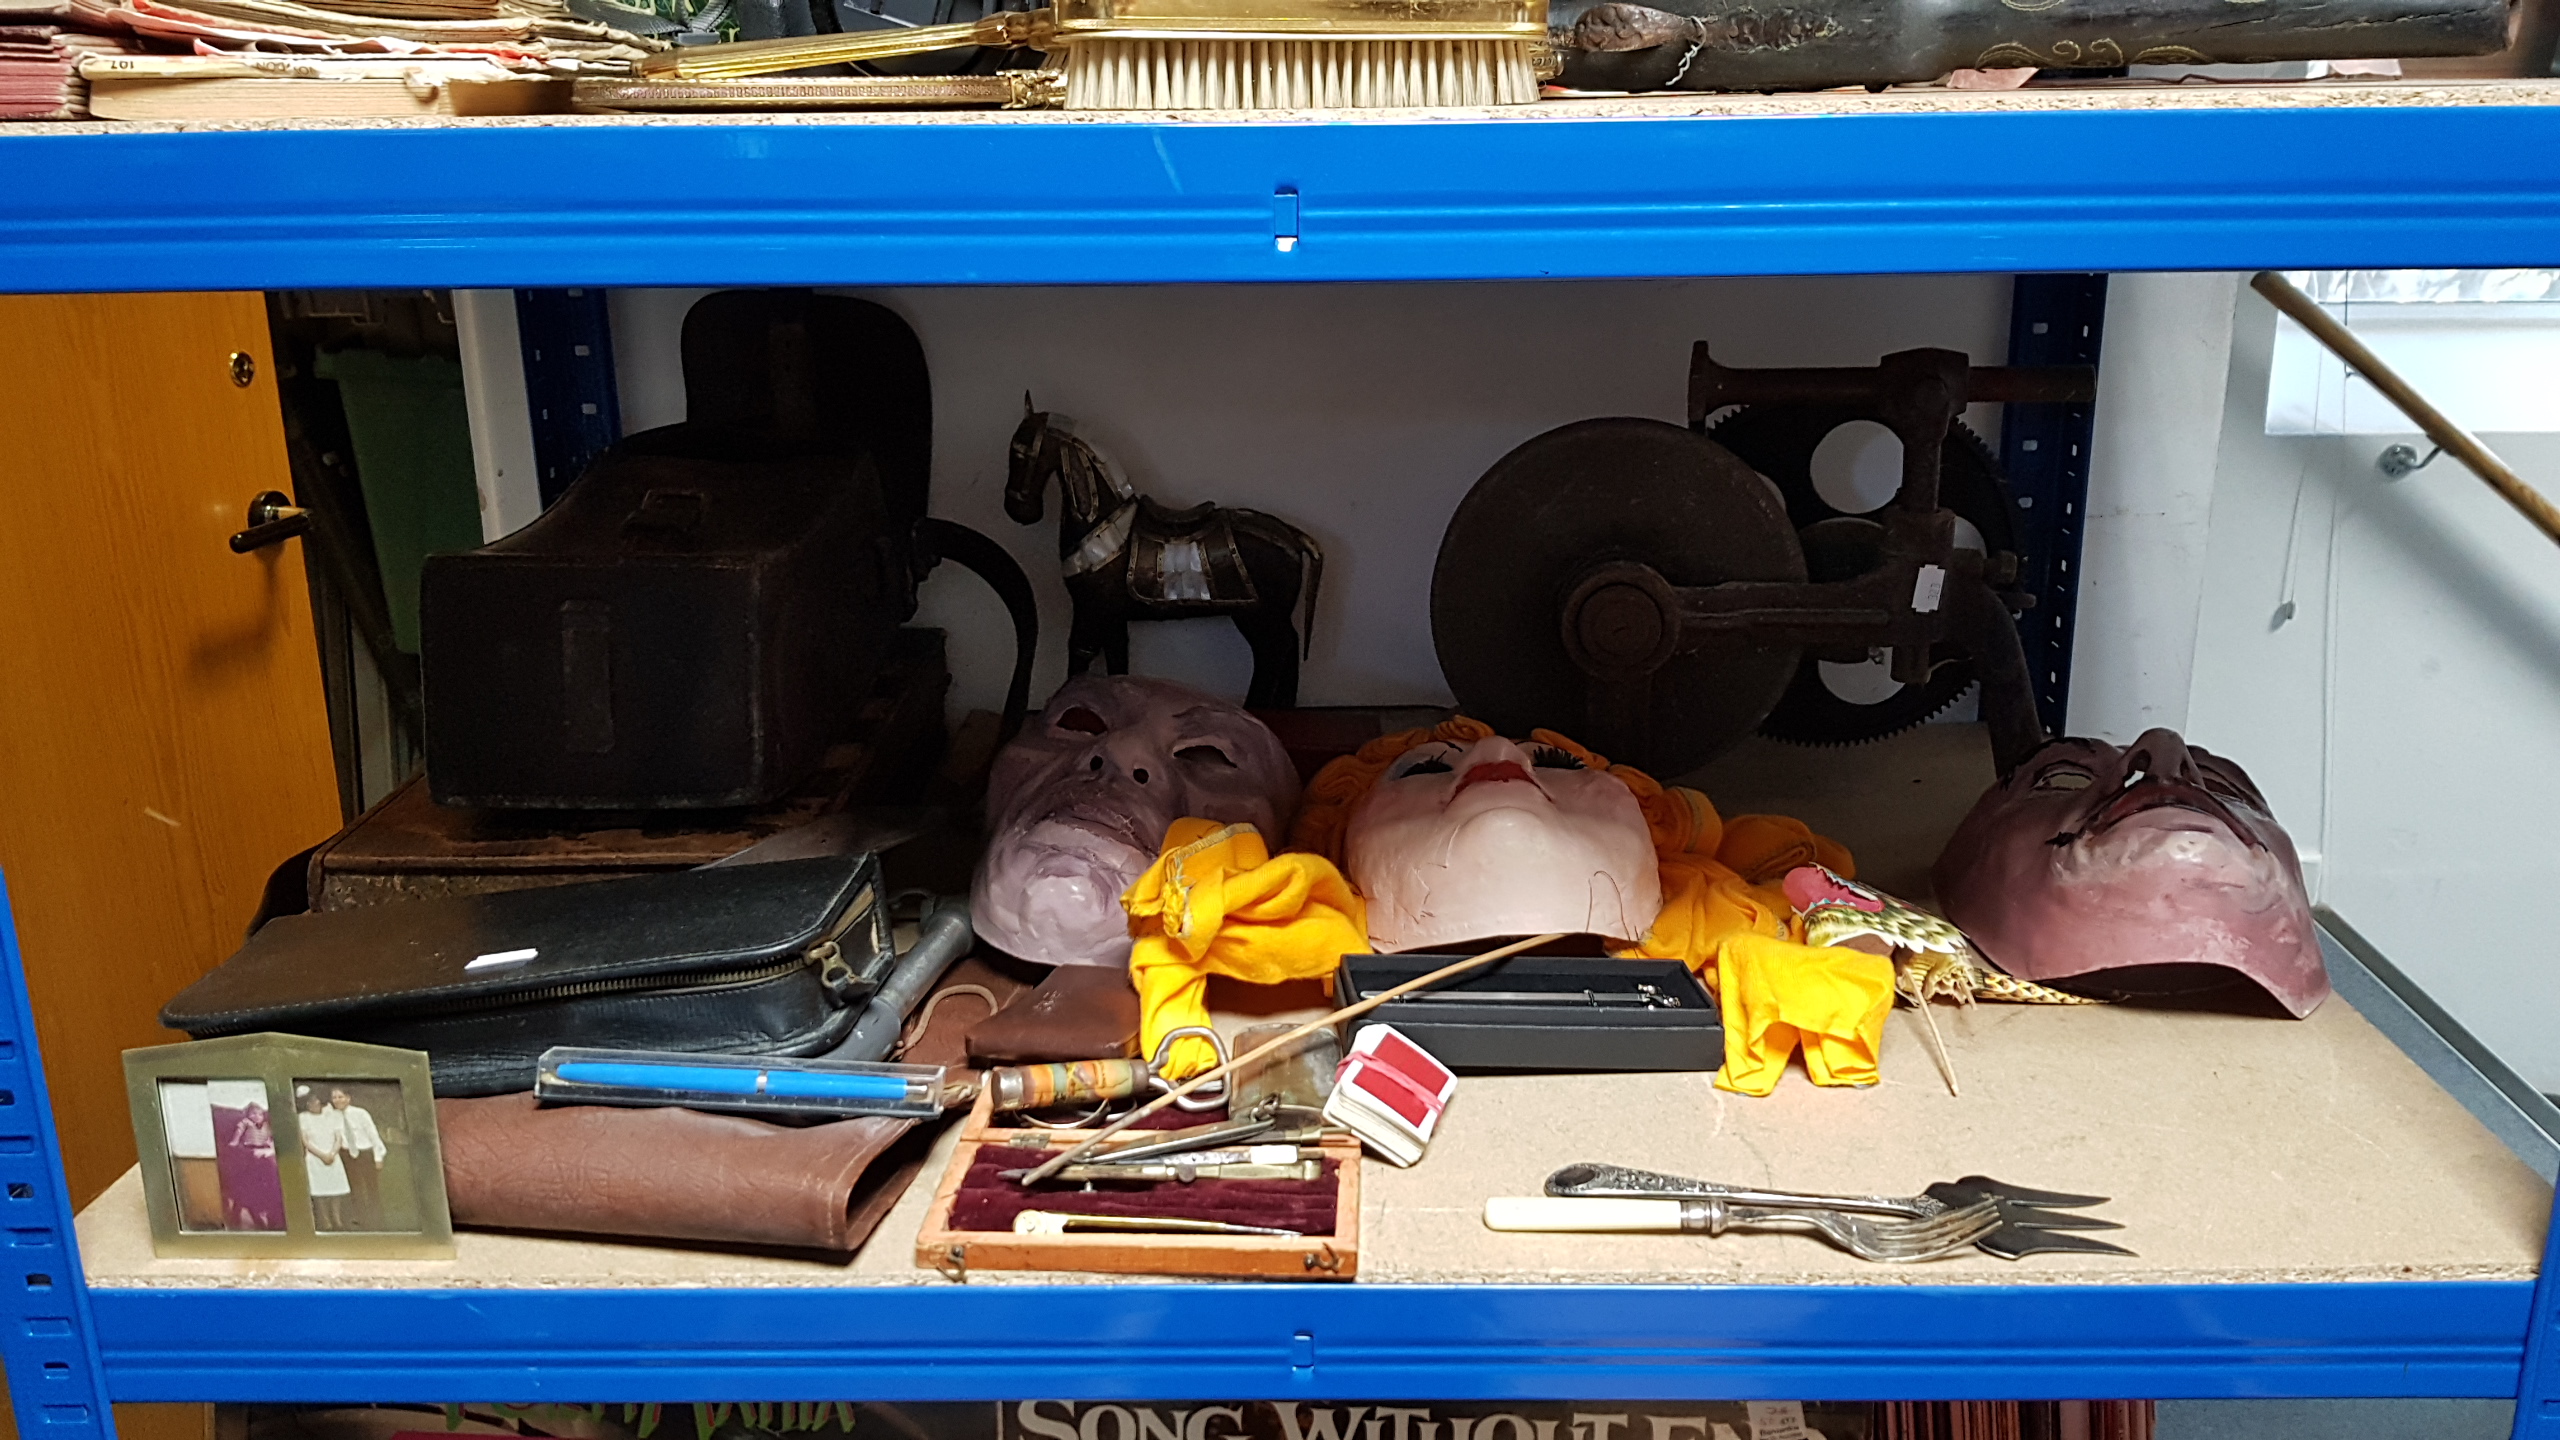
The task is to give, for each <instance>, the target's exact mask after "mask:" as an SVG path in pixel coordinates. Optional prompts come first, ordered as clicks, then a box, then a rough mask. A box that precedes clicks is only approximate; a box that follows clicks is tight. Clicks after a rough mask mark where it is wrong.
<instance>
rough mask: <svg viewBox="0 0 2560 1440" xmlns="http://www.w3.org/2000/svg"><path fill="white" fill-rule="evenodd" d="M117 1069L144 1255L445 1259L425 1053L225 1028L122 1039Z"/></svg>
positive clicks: (440, 1168) (446, 1213) (447, 1224)
mask: <svg viewBox="0 0 2560 1440" xmlns="http://www.w3.org/2000/svg"><path fill="white" fill-rule="evenodd" d="M124 1075H125V1094H126V1098H127V1101H128V1103H129V1104H130V1106H131V1109H132V1115H133V1139H134V1145H135V1148H136V1149H137V1150H138V1151H139V1152H140V1155H141V1170H142V1193H143V1200H144V1203H145V1205H146V1206H148V1208H149V1210H150V1218H151V1248H152V1251H153V1253H155V1254H159V1255H165V1256H204V1257H218V1258H230V1259H336V1260H365V1259H376V1260H440V1259H451V1258H452V1256H453V1253H454V1251H453V1218H452V1213H451V1211H450V1210H449V1209H448V1208H447V1205H446V1201H445V1187H444V1164H443V1157H442V1152H441V1151H440V1149H439V1148H438V1141H437V1137H436V1108H435V1092H434V1088H433V1085H432V1082H431V1080H430V1077H429V1073H428V1066H427V1056H426V1053H425V1052H424V1051H419V1050H399V1049H393V1048H391V1047H389V1046H383V1045H359V1044H355V1043H353V1042H350V1041H345V1040H319V1039H313V1038H311V1037H309V1036H303V1035H279V1034H259V1035H233V1036H225V1037H223V1038H221V1039H217V1040H196V1041H189V1042H187V1043H184V1044H178V1045H155V1046H151V1047H149V1048H146V1049H141V1050H127V1051H126V1052H124Z"/></svg>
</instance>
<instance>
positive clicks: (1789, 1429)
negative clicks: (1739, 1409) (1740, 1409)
mask: <svg viewBox="0 0 2560 1440" xmlns="http://www.w3.org/2000/svg"><path fill="white" fill-rule="evenodd" d="M1744 1408H1746V1409H1747V1410H1749V1411H1750V1412H1751V1440H1822V1436H1821V1434H1820V1432H1818V1431H1814V1430H1810V1429H1807V1428H1806V1426H1805V1423H1804V1406H1803V1404H1802V1403H1800V1402H1798V1401H1794V1400H1753V1401H1750V1402H1748V1403H1747V1404H1746V1405H1745V1407H1744Z"/></svg>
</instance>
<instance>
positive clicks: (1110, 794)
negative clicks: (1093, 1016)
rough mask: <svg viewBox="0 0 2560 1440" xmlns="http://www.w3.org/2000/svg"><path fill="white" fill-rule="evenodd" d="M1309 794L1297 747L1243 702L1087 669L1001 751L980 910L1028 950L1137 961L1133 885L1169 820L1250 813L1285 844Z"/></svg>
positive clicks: (974, 913)
mask: <svg viewBox="0 0 2560 1440" xmlns="http://www.w3.org/2000/svg"><path fill="white" fill-rule="evenodd" d="M1297 796H1298V772H1297V770H1296V768H1295V767H1294V766H1292V765H1291V764H1290V761H1289V752H1288V751H1287V750H1285V749H1283V748H1282V747H1281V744H1280V740H1279V737H1278V736H1276V735H1273V734H1272V733H1271V730H1270V727H1268V726H1266V725H1264V724H1263V723H1262V722H1261V721H1259V720H1256V719H1254V718H1253V717H1252V716H1251V715H1248V714H1246V713H1245V712H1244V711H1243V710H1242V709H1240V708H1238V707H1236V706H1234V705H1231V704H1229V703H1227V702H1226V701H1224V700H1220V699H1218V698H1216V697H1215V696H1211V695H1204V694H1202V693H1200V692H1199V691H1197V690H1194V689H1192V688H1191V687H1190V686H1187V685H1177V684H1175V683H1174V682H1172V681H1170V680H1154V679H1148V678H1145V677H1143V676H1136V675H1112V676H1100V675H1085V676H1078V677H1077V678H1075V679H1072V680H1069V681H1068V682H1067V683H1066V684H1065V685H1063V686H1061V687H1059V689H1058V693H1057V694H1055V695H1052V696H1051V697H1049V704H1048V708H1046V709H1044V710H1043V711H1041V712H1040V715H1039V717H1038V718H1036V719H1034V720H1033V721H1032V722H1031V723H1030V724H1028V725H1025V726H1023V727H1022V733H1021V734H1020V735H1018V736H1016V737H1014V740H1013V743H1012V744H1010V745H1007V746H1006V747H1005V748H1004V749H1003V750H1002V751H1000V752H998V753H997V755H996V760H995V767H994V769H993V770H992V771H991V772H990V773H989V775H988V777H987V822H988V823H987V836H988V844H987V853H986V857H985V858H984V859H982V860H981V861H979V862H978V874H977V880H976V882H975V883H974V884H973V885H972V886H971V887H970V895H969V907H970V916H971V920H972V923H973V924H975V925H976V927H977V931H978V935H979V937H980V938H982V939H984V940H986V941H987V942H988V943H989V944H991V945H994V946H995V947H996V948H997V949H1000V950H1002V951H1004V952H1005V953H1007V954H1009V955H1014V956H1018V957H1020V958H1022V959H1024V960H1032V961H1037V962H1038V963H1040V964H1043V965H1125V964H1127V963H1128V960H1129V916H1128V913H1127V912H1126V911H1124V910H1122V909H1121V908H1120V896H1121V895H1122V893H1124V892H1125V891H1127V890H1128V888H1129V887H1130V886H1131V885H1132V884H1134V883H1136V881H1137V879H1138V877H1139V876H1140V875H1142V874H1144V873H1146V869H1147V867H1148V866H1149V865H1152V864H1154V863H1155V859H1156V851H1157V850H1158V848H1159V847H1160V846H1161V845H1162V844H1163V842H1164V832H1165V830H1166V828H1167V827H1169V826H1171V825H1172V824H1173V822H1174V821H1176V820H1179V819H1182V818H1183V817H1185V816H1193V817H1197V818H1199V819H1204V820H1215V821H1217V822H1219V823H1220V824H1235V823H1237V822H1244V823H1247V824H1250V825H1252V826H1254V827H1255V828H1256V829H1258V830H1260V831H1261V832H1262V833H1263V836H1264V837H1265V838H1266V839H1268V840H1269V841H1270V842H1271V844H1272V847H1273V848H1274V849H1277V848H1278V847H1279V846H1280V845H1281V844H1282V843H1283V841H1284V839H1285V837H1286V836H1287V834H1288V823H1289V812H1290V811H1291V810H1292V809H1294V808H1295V806H1296V802H1297Z"/></svg>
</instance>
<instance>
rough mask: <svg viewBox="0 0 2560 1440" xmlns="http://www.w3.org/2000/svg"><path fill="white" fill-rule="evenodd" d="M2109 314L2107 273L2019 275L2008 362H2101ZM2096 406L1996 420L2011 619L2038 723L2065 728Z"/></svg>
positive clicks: (2043, 409) (2032, 408)
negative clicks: (2012, 542)
mask: <svg viewBox="0 0 2560 1440" xmlns="http://www.w3.org/2000/svg"><path fill="white" fill-rule="evenodd" d="M2106 318H2107V277H2106V276H2104V275H2021V276H2019V277H2018V279H2017V282H2016V284H2015V285H2014V286H2013V288H2012V290H2011V294H2010V301H2009V363H2010V364H2012V365H2089V366H2095V365H2096V364H2097V363H2098V350H2099V342H2100V341H2101V340H2103V339H2104V338H2105V337H2104V331H2105V328H2106ZM2097 413H2098V412H2097V407H2096V406H2095V405H2012V406H2010V407H2009V408H2008V411H2007V413H2006V414H2004V415H2003V416H2002V417H2001V420H2000V468H2001V470H2002V472H2003V473H2005V474H2006V475H2007V476H2008V477H2009V486H2010V490H2011V492H2012V493H2013V494H2014V495H2015V496H2016V497H2017V502H2018V516H2017V520H2018V527H2017V535H2018V588H2020V589H2022V590H2024V591H2026V592H2027V593H2028V594H2030V595H2033V596H2034V597H2035V599H2036V603H2035V606H2034V608H2032V609H2030V610H2028V611H2027V612H2026V613H2025V614H2023V615H2020V616H2019V617H2018V634H2019V638H2020V639H2021V640H2024V641H2025V642H2026V648H2027V674H2028V675H2029V677H2031V678H2032V679H2033V681H2034V683H2035V692H2036V714H2037V715H2038V716H2039V717H2041V718H2042V719H2043V721H2044V728H2045V729H2047V730H2049V731H2051V732H2052V733H2054V734H2056V735H2062V734H2067V733H2068V731H2066V730H2065V728H2064V723H2065V712H2066V711H2067V710H2068V709H2069V705H2070V699H2071V626H2072V620H2073V616H2074V613H2075V612H2076V611H2077V609H2078V608H2079V603H2080V534H2081V529H2082V522H2083V520H2084V519H2085V518H2086V516H2085V513H2084V512H2085V511H2087V509H2088V508H2089V453H2090V440H2091V437H2092V435H2093V434H2094V432H2095V430H2096V428H2097Z"/></svg>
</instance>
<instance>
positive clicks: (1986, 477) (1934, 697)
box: [1707, 405, 2017, 745]
mask: <svg viewBox="0 0 2560 1440" xmlns="http://www.w3.org/2000/svg"><path fill="white" fill-rule="evenodd" d="M1876 419H1877V417H1876V416H1874V415H1871V414H1868V413H1866V412H1865V411H1862V410H1858V409H1854V408H1847V407H1836V406H1820V405H1753V406H1746V407H1744V408H1743V409H1740V410H1736V411H1734V412H1733V413H1732V414H1730V415H1727V416H1725V417H1724V418H1723V419H1722V420H1719V421H1717V422H1716V423H1715V424H1714V425H1712V426H1710V427H1708V430H1707V433H1708V435H1710V436H1711V437H1713V438H1714V439H1715V441H1716V443H1718V444H1720V445H1722V446H1724V447H1725V448H1726V449H1728V450H1731V451H1732V452H1733V453H1734V454H1735V455H1738V456H1740V457H1741V458H1742V461H1743V463H1745V464H1747V465H1749V466H1750V467H1751V468H1752V469H1754V470H1757V471H1759V472H1760V473H1761V474H1762V475H1764V476H1766V477H1768V479H1769V481H1770V483H1771V484H1773V485H1775V486H1777V487H1778V493H1779V495H1780V496H1782V497H1783V498H1784V499H1785V501H1786V506H1787V518H1788V519H1789V520H1791V521H1792V522H1794V524H1795V526H1796V530H1797V533H1798V536H1799V538H1801V539H1802V540H1803V542H1804V551H1805V569H1806V573H1807V574H1808V576H1809V577H1810V578H1811V579H1813V580H1816V581H1824V580H1850V579H1855V578H1856V577H1857V576H1859V575H1861V574H1864V573H1865V572H1866V570H1867V569H1868V568H1869V567H1870V566H1872V565H1873V564H1874V563H1875V555H1876V551H1877V547H1878V545H1879V543H1880V542H1881V540H1882V538H1883V533H1884V532H1883V527H1882V526H1881V525H1880V524H1878V523H1877V522H1876V521H1874V520H1872V519H1869V518H1866V516H1868V515H1873V514H1874V513H1876V512H1874V511H1868V512H1865V514H1863V515H1860V514H1852V513H1850V512H1848V511H1844V510H1841V509H1839V508H1837V507H1835V506H1834V505H1832V504H1831V502H1829V501H1828V500H1825V499H1823V498H1822V495H1821V492H1819V491H1817V490H1816V489H1815V488H1814V484H1813V453H1814V451H1815V449H1816V448H1818V447H1819V446H1820V445H1821V444H1822V442H1823V440H1824V438H1825V437H1827V436H1828V435H1830V433H1831V432H1832V431H1833V430H1835V429H1838V428H1839V427H1840V426H1842V425H1844V424H1847V423H1848V422H1849V421H1852V420H1876ZM1938 502H1939V503H1940V504H1942V505H1944V506H1946V507H1947V508H1948V509H1950V510H1953V511H1954V512H1956V514H1958V515H1960V516H1962V517H1963V518H1964V519H1965V520H1967V521H1969V522H1971V523H1972V525H1973V528H1974V529H1976V530H1978V531H1980V532H1981V534H1982V542H1983V546H1984V548H1985V549H1986V550H1988V551H1989V552H1990V553H1992V554H1995V555H1996V554H1998V553H1999V552H2001V551H2003V550H2015V549H2016V548H2017V538H2016V525H2015V523H2014V518H2013V517H2014V510H2015V507H2016V504H2017V502H2016V500H2015V499H2014V498H2012V497H2011V495H2010V493H2009V482H2008V480H2007V479H2006V478H2004V477H2003V476H2002V475H2001V473H2000V466H1999V463H1998V462H1997V461H1995V460H1994V459H1993V458H1992V456H1991V448H1990V447H1989V446H1987V445H1985V444H1983V443H1982V437H1980V436H1978V435H1976V434H1974V433H1973V431H1972V430H1970V429H1968V428H1966V426H1965V425H1963V424H1962V423H1961V422H1959V423H1958V424H1956V425H1955V426H1954V427H1953V428H1951V429H1949V430H1948V432H1947V441H1946V446H1945V448H1944V449H1943V450H1942V451H1941V452H1940V460H1939V471H1938ZM1934 658H1935V662H1936V663H1935V665H1934V667H1933V668H1932V669H1931V671H1930V675H1929V680H1928V683H1926V684H1923V685H1901V686H1896V687H1895V688H1894V689H1893V690H1892V691H1890V692H1889V693H1886V694H1883V695H1881V696H1879V697H1878V698H1876V699H1875V700H1872V701H1866V702H1861V701H1858V700H1853V699H1850V698H1848V697H1847V696H1844V695H1842V694H1840V693H1839V692H1838V691H1836V690H1834V689H1833V688H1832V687H1831V686H1830V685H1829V684H1828V683H1826V682H1825V680H1824V679H1823V674H1822V663H1821V661H1820V660H1819V659H1818V658H1816V657H1815V656H1813V655H1811V654H1808V655H1806V656H1805V657H1804V660H1803V662H1802V663H1801V664H1800V665H1799V666H1798V667H1797V669H1796V674H1795V678H1794V679H1793V680H1792V681H1790V682H1789V683H1788V686H1787V692H1786V694H1785V695H1784V696H1782V697H1780V699H1779V701H1778V703H1777V706H1776V707H1775V708H1774V709H1772V710H1771V711H1770V712H1769V714H1768V716H1767V717H1766V718H1764V719H1763V720H1762V721H1761V722H1760V733H1761V734H1763V735H1766V736H1769V737H1770V738H1771V739H1774V740H1784V741H1787V742H1788V743H1790V744H1796V745H1861V744H1865V743H1866V742H1868V741H1870V740H1881V739H1883V738H1884V737H1886V736H1888V735H1894V734H1899V733H1900V732H1902V731H1904V730H1908V729H1910V728H1911V727H1912V726H1914V725H1918V724H1920V723H1921V722H1923V721H1925V720H1928V719H1930V718H1931V717H1933V716H1936V715H1938V714H1941V713H1943V712H1944V711H1945V710H1946V709H1947V707H1948V706H1950V705H1953V704H1955V703H1956V701H1958V700H1960V699H1962V698H1963V697H1964V693H1965V691H1967V690H1969V689H1971V688H1972V686H1973V682H1974V678H1975V676H1974V666H1973V661H1972V660H1971V659H1970V658H1968V657H1966V656H1964V655H1961V654H1959V653H1957V652H1955V651H1953V650H1951V649H1948V648H1947V647H1944V646H1941V647H1939V649H1938V651H1937V652H1936V655H1935V657H1934Z"/></svg>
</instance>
